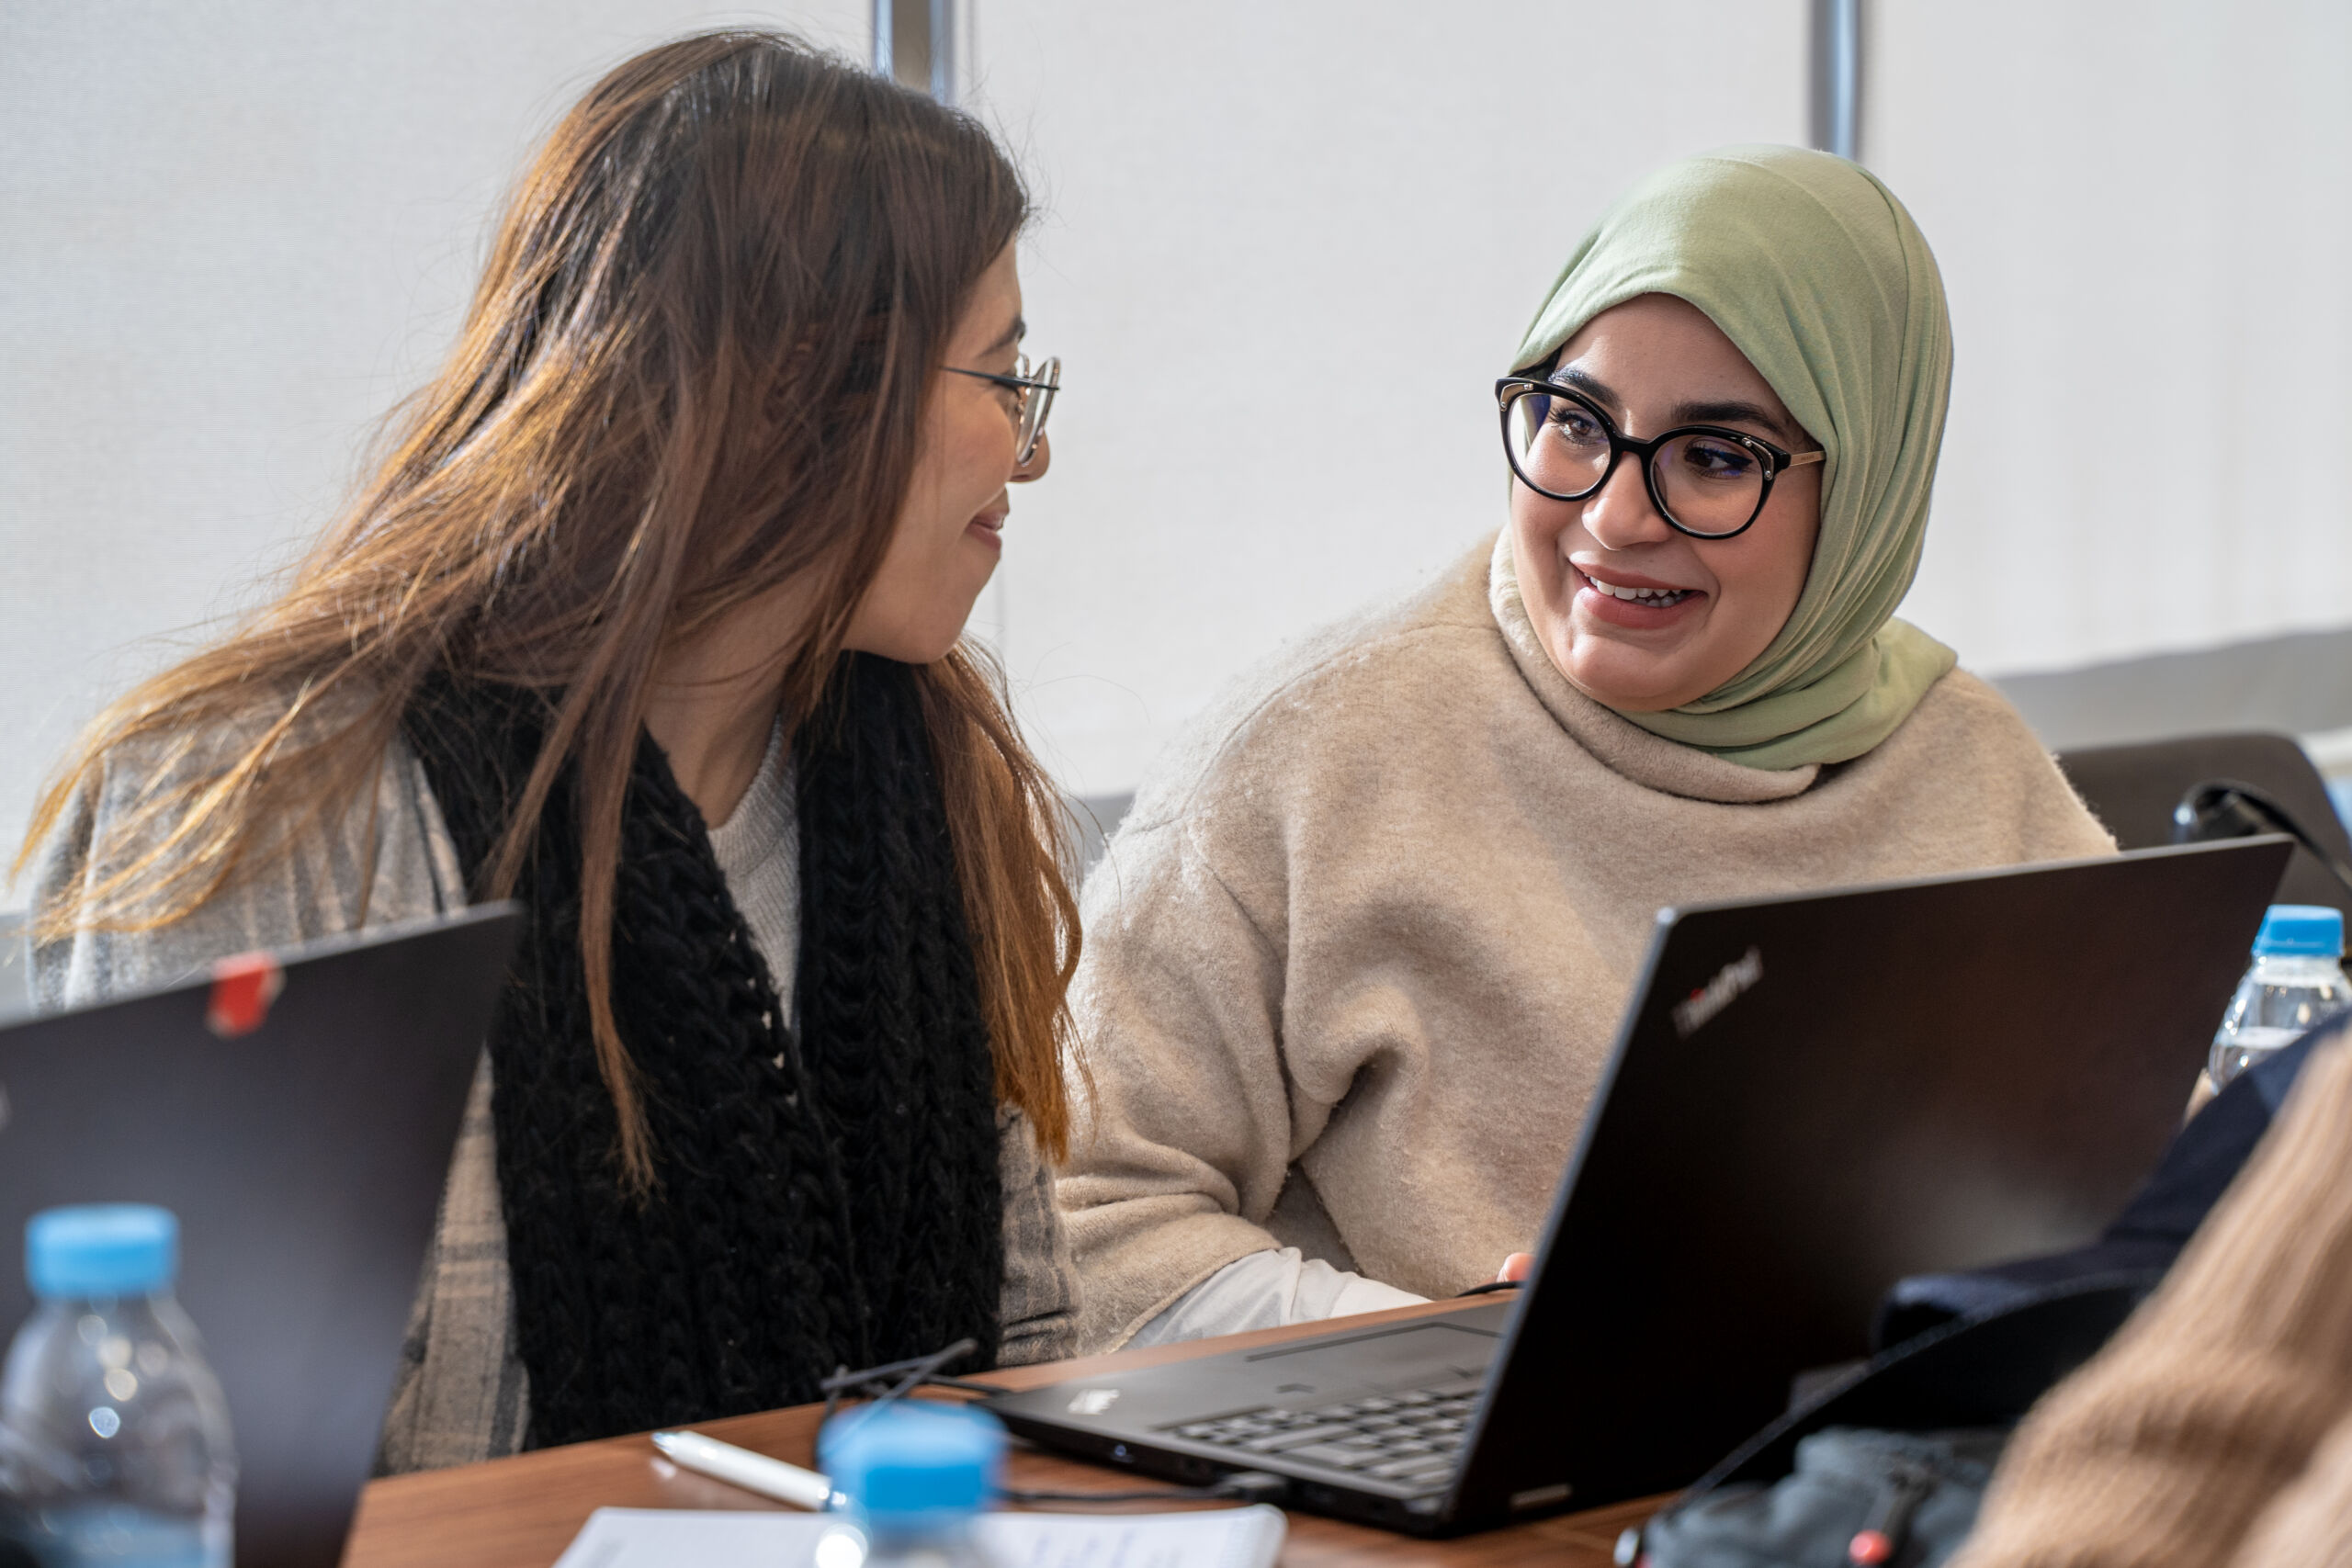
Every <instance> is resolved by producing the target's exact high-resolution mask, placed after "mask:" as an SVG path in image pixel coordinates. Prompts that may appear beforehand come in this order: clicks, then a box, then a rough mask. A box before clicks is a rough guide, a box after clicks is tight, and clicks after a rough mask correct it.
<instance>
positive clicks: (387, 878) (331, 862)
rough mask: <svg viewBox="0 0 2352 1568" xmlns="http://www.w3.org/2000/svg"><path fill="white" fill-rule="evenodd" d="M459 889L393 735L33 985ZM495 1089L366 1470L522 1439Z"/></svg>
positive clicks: (1041, 1199) (355, 916)
mask: <svg viewBox="0 0 2352 1568" xmlns="http://www.w3.org/2000/svg"><path fill="white" fill-rule="evenodd" d="M149 761H151V760H150V759H148V758H145V757H126V756H121V755H117V756H112V757H109V758H108V759H107V765H106V770H105V774H104V776H103V778H102V779H101V780H100V782H99V784H97V786H96V789H95V790H94V791H92V792H89V793H87V794H85V795H84V796H83V797H82V798H80V799H79V800H77V801H76V802H75V804H74V810H73V811H72V813H71V814H70V815H69V817H68V818H66V819H65V820H64V821H63V822H62V823H61V824H60V826H59V828H58V829H57V831H56V832H55V834H54V835H52V837H51V839H50V840H49V841H48V843H47V844H46V845H44V847H43V850H42V853H41V856H40V863H39V866H38V869H37V872H36V875H35V881H34V886H33V898H34V907H35V908H36V910H38V909H40V908H47V907H49V906H51V904H52V903H53V902H54V901H55V900H56V899H57V897H59V896H60V895H61V894H62V892H63V890H64V889H66V888H68V887H70V886H73V885H74V883H75V882H77V881H79V880H81V879H84V878H87V877H90V876H92V875H93V874H96V872H97V871H99V870H100V869H101V868H97V867H95V866H94V865H93V863H92V853H91V852H92V846H93V845H94V844H97V843H101V842H104V841H106V840H107V839H108V838H110V836H111V835H110V832H109V829H111V827H112V825H113V824H114V823H115V822H116V821H119V820H120V819H121V818H122V817H123V815H124V814H125V813H126V812H127V811H128V810H129V808H130V804H131V803H132V801H133V800H134V799H135V798H136V792H137V791H138V789H139V787H140V786H141V784H144V783H145V782H146V779H147V777H148V775H149V773H150V771H151V770H150V767H149V766H148V765H147V764H148V763H149ZM371 834H372V837H373V840H374V843H373V849H374V856H373V860H374V863H373V867H372V875H370V867H369V865H368V861H369V856H368V849H369V842H368V840H369V837H370V835H371ZM363 879H365V882H364V886H363ZM465 903H466V896H465V878H464V875H463V874H462V872H461V871H460V869H459V866H458V855H457V850H456V846H455V845H454V844H453V843H452V841H451V840H450V838H449V833H448V829H447V828H446V827H445V826H444V825H443V823H442V820H441V811H440V807H438V806H437V805H436V804H435V801H434V798H433V792H432V790H431V789H430V788H429V787H428V786H427V784H426V783H425V779H424V770H423V769H422V768H421V767H420V766H419V765H418V763H417V761H416V758H415V756H414V754H413V753H412V752H411V751H410V750H408V748H407V747H406V746H405V745H404V744H402V743H401V741H399V740H398V739H395V740H394V741H393V743H392V745H391V747H390V750H388V751H387V752H386V754H385V758H384V762H383V766H382V769H381V770H380V771H379V774H378V776H377V780H376V788H375V793H374V798H373V800H372V801H368V800H362V801H360V802H358V803H356V805H355V807H354V808H353V810H352V811H351V813H350V814H349V815H348V816H347V817H346V818H345V820H344V821H343V822H342V823H341V824H339V825H338V826H337V827H336V828H335V829H334V830H322V831H319V832H315V833H310V834H305V835H303V836H302V837H300V839H298V840H296V841H295V842H294V843H293V844H292V845H290V846H289V850H288V853H287V854H286V855H285V856H283V857H282V858H281V859H279V860H277V862H276V863H272V864H271V865H269V866H268V867H267V868H266V870H264V871H261V872H259V873H256V874H254V875H252V876H249V877H246V878H243V879H242V880H241V881H240V882H239V883H238V884H237V885H236V886H234V887H232V889H231V890H230V891H229V892H227V893H224V894H223V895H221V896H220V897H217V898H214V899H213V900H212V901H210V902H209V903H208V904H206V905H205V906H203V907H202V908H198V910H197V911H196V912H194V913H193V914H191V915H189V916H187V918H185V919H180V920H177V921H175V922H174V923H173V924H171V925H169V926H166V927H164V928H163V929H161V930H159V931H141V932H131V933H121V932H111V931H90V932H84V933H82V934H79V935H77V936H75V937H74V938H73V939H72V940H70V941H65V942H53V943H48V944H39V945H36V946H35V947H34V948H33V949H32V953H31V975H32V988H33V999H34V1003H35V1005H36V1006H37V1007H39V1008H40V1009H43V1010H55V1009H58V1008H62V1007H68V1006H73V1005H76V1004H82V1003H87V1002H93V1001H97V1000H102V999H104V998H108V997H111V996H115V995H118V994H120V993H122V992H125V991H130V990H134V989H139V988H143V987H150V986H156V985H163V984H168V983H169V982H171V981H174V980H176V979H179V978H181V977H183V976H187V974H189V973H190V972H192V971H194V970H196V969H198V968H200V967H202V966H203V965H204V964H208V963H209V962H211V961H212V960H213V959H216V958H220V957H223V956H226V955H228V954H231V953H244V952H250V951H252V950H254V949H255V948H265V947H284V946H287V945H289V944H292V943H295V942H308V941H311V940H313V939H316V938H319V937H323V936H331V935H334V934H336V933H338V932H343V931H352V930H355V929H359V928H361V927H364V926H379V925H386V924H390V923H391V922H393V921H396V920H403V919H415V918H419V917H423V916H429V915H435V914H440V913H444V912H446V911H448V910H453V909H458V908H463V907H464V905H465ZM363 911H364V918H363ZM494 1092H495V1086H494V1085H493V1084H492V1079H491V1069H490V1058H489V1056H488V1055H487V1054H486V1053H485V1054H484V1055H483V1057H482V1059H481V1064H480V1066H478V1067H477V1068H476V1070H475V1074H474V1085H473V1093H472V1095H471V1096H470V1098H469V1100H468V1101H467V1105H466V1112H465V1122H464V1126H463V1129H462V1130H461V1131H460V1133H459V1134H458V1145H457V1150H456V1154H455V1156H454V1157H453V1158H452V1159H451V1161H450V1164H449V1175H448V1181H447V1187H446V1188H445V1190H444V1191H443V1194H442V1199H441V1213H440V1220H439V1223H438V1224H437V1226H436V1227H435V1235H434V1238H433V1245H432V1248H431V1250H430V1252H428V1254H427V1255H426V1258H425V1262H424V1275H423V1278H422V1279H421V1280H419V1281H418V1286H417V1293H416V1300H415V1304H414V1307H413V1310H412V1313H411V1315H410V1320H409V1330H408V1337H407V1343H406V1345H405V1346H404V1348H403V1349H402V1352H401V1364H400V1371H399V1374H398V1377H397V1379H396V1381H395V1382H394V1384H393V1390H392V1401H391V1408H390V1414H389V1415H388V1416H386V1418H385V1422H384V1431H383V1443H382V1449H381V1451H380V1453H379V1458H378V1461H377V1466H378V1470H379V1473H385V1474H393V1473H399V1472H405V1471H412V1470H431V1469H435V1468H437V1467H439V1466H443V1465H452V1464H466V1463H470V1462H472V1461H476V1460H483V1459H494V1458H496V1457H498V1456H500V1455H502V1454H508V1453H513V1452H515V1451H516V1450H518V1449H520V1448H521V1447H522V1446H523V1444H524V1441H525V1438H526V1435H527V1433H528V1431H529V1427H530V1393H529V1388H528V1382H527V1379H526V1376H525V1373H524V1368H523V1363H522V1360H521V1359H520V1358H519V1356H518V1355H517V1354H516V1351H515V1321H514V1313H515V1304H514V1295H513V1292H512V1290H511V1287H510V1281H509V1279H508V1275H507V1268H506V1223H505V1218H504V1215H503V1213H501V1210H500V1207H499V1195H498V1166H497V1145H496V1142H495V1134H494V1132H493V1126H492V1119H491V1096H492V1093H494ZM999 1126H1000V1131H1001V1143H1000V1147H1001V1168H1002V1171H1003V1183H1004V1261H1005V1272H1004V1297H1003V1303H1002V1319H1003V1324H1004V1340H1003V1349H1002V1359H1003V1360H1004V1361H1005V1362H1006V1363H1007V1364H1013V1363H1022V1362H1029V1361H1043V1360H1051V1359H1057V1358H1058V1357H1062V1356H1067V1355H1069V1354H1070V1353H1071V1351H1072V1349H1073V1348H1074V1347H1075V1344H1076V1325H1077V1302H1076V1282H1075V1276H1074V1273H1073V1270H1072V1268H1071V1264H1070V1257H1069V1247H1068V1245H1067V1244H1066V1242H1065V1241H1064V1239H1063V1235H1062V1228H1061V1224H1060V1221H1059V1219H1058V1217H1057V1214H1056V1213H1055V1209H1054V1202H1053V1185H1052V1177H1051V1173H1050V1171H1049V1170H1048V1168H1046V1165H1045V1163H1044V1161H1043V1160H1042V1159H1040V1157H1039V1156H1038V1154H1037V1149H1036V1144H1035V1139H1034V1138H1033V1137H1032V1136H1031V1134H1030V1130H1029V1125H1028V1122H1027V1121H1026V1120H1025V1119H1024V1118H1023V1117H1022V1116H1021V1115H1020V1113H1019V1112H1017V1111H1001V1112H1000V1116H999Z"/></svg>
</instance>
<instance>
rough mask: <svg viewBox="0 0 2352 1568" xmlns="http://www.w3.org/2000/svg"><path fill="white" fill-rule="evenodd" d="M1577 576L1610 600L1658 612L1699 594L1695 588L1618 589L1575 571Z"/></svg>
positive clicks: (1587, 585) (1613, 584)
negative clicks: (1617, 600) (1639, 605)
mask: <svg viewBox="0 0 2352 1568" xmlns="http://www.w3.org/2000/svg"><path fill="white" fill-rule="evenodd" d="M1571 570H1574V569H1571ZM1577 577H1579V578H1582V579H1583V580H1584V585H1585V586H1586V587H1588V588H1593V589H1598V590H1599V591H1600V592H1603V593H1606V594H1608V595H1609V597H1611V599H1622V600H1623V601H1624V602H1625V603H1626V604H1647V605H1649V606H1650V607H1651V608H1653V609H1658V610H1663V609H1665V608H1666V607H1667V606H1668V605H1669V604H1681V603H1682V601H1684V600H1685V599H1688V598H1691V596H1692V595H1694V594H1696V593H1697V592H1699V591H1698V590H1697V589H1695V588H1620V587H1618V586H1617V585H1616V584H1615V583H1613V582H1603V581H1600V579H1599V578H1597V577H1590V576H1587V575H1586V574H1585V573H1584V572H1582V571H1577Z"/></svg>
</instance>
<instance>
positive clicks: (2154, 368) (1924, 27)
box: [1862, 0, 2352, 671]
mask: <svg viewBox="0 0 2352 1568" xmlns="http://www.w3.org/2000/svg"><path fill="white" fill-rule="evenodd" d="M1866 41H1867V45H1868V48H1869V51H1870V61H1869V75H1868V86H1867V89H1866V96H1865V100H1864V117H1865V118H1864V127H1863V139H1864V142H1863V149H1862V152H1863V155H1864V157H1865V158H1866V159H1867V160H1868V161H1869V162H1870V164H1871V166H1872V167H1873V168H1875V169H1876V170H1877V171H1878V172H1879V173H1880V174H1881V175H1883V176H1884V177H1885V179H1886V180H1887V182H1888V183H1889V184H1890V185H1891V186H1894V189H1895V191H1896V192H1897V193H1898V194H1899V195H1901V196H1902V197H1903V198H1904V200H1905V202H1906V203H1907V204H1908V205H1909V206H1910V208H1911V209H1912V211H1913V212H1914V213H1915V214H1916V215H1917V218H1918V220H1919V222H1920V225H1921V226H1922V227H1923V228H1924V229H1925V230H1926V231H1927V234H1928V241H1929V243H1932V244H1933V245H1934V247H1935V250H1936V254H1937V256H1938V258H1939V260H1940V262H1941V264H1942V266H1943V273H1944V278H1945V282H1946V285H1947V287H1948V288H1949V290H1950V292H1951V310H1952V325H1953V332H1954V334H1955V340H1956V351H1957V352H1956V357H1955V364H1954V369H1953V372H1952V405H1951V432H1950V434H1949V436H1948V438H1947V440H1946V442H1945V445H1944V457H1943V467H1942V470H1941V473H1940V474H1939V478H1938V480H1937V486H1936V512H1935V522H1934V526H1933V527H1932V528H1931V529H1930V530H1929V533H1928V551H1927V558H1926V562H1925V566H1924V568H1923V570H1922V571H1921V574H1920V580H1919V583H1918V586H1917V589H1916V590H1915V591H1914V592H1913V593H1912V596H1911V600H1910V604H1909V606H1908V607H1907V609H1906V610H1905V614H1907V615H1913V616H1914V617H1915V618H1917V620H1918V621H1919V622H1920V623H1921V624H1922V625H1924V626H1927V627H1928V629H1929V630H1931V631H1934V632H1935V633H1937V634H1938V635H1939V636H1941V637H1944V638H1946V639H1947V640H1948V641H1950V642H1951V643H1952V644H1953V645H1954V646H1955V647H1957V648H1958V649H1960V650H1961V654H1962V658H1963V659H1964V660H1967V661H1968V662H1970V663H1972V664H1974V665H1976V666H1978V667H1979V668H1983V669H1986V670H1991V671H2016V670H2024V669H2047V668H2054V667H2064V666H2069V665H2075V664H2080V663H2086V662H2090V661H2094V660H2109V659H2116V658H2122V657H2127V656H2131V655H2138V654H2143V653H2150V652H2155V651H2160V650H2173V649H2193V648H2201V647H2211V646H2213V645H2216V644H2220V643H2225V642H2231V641H2235V640H2240V639H2245V638H2253V637H2268V636H2271V635H2274V634H2277V633H2280V632H2286V631H2291V630H2309V629H2316V628H2320V627H2326V626H2344V625H2346V624H2352V481H2348V479H2347V469H2346V449H2347V446H2352V378H2347V377H2346V374H2345V368H2344V367H2346V364H2352V309H2347V304H2346V299H2347V289H2348V288H2352V6H2346V5H2344V4H2343V0H2232V3H2231V4H2228V5H2219V4H2214V3H2212V0H2069V3H2068V4H2065V5H2051V4H2048V3H2047V0H1974V3H1972V4H1969V5H1964V6H1962V5H1942V4H1930V3H1928V0H1882V3H1880V4H1878V5H1876V6H1874V7H1873V9H1872V12H1871V28H1869V29H1868V31H1867V34H1866Z"/></svg>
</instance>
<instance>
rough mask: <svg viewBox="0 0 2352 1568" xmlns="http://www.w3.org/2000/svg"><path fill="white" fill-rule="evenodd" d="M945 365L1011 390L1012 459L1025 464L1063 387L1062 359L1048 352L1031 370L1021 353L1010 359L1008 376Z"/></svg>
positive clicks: (1034, 451) (1033, 453) (951, 370)
mask: <svg viewBox="0 0 2352 1568" xmlns="http://www.w3.org/2000/svg"><path fill="white" fill-rule="evenodd" d="M944 368H945V369H946V370H947V371H948V372H949V373H951V374H953V375H956V376H969V377H971V378H973V379H974V380H976V381H989V382H993V383H994V384H995V385H997V386H1000V387H1002V388H1004V389H1007V390H1008V391H1010V392H1012V397H1013V402H1012V428H1013V430H1014V432H1015V442H1016V449H1015V456H1014V457H1013V459H1012V461H1013V466H1014V467H1016V468H1027V467H1028V466H1029V459H1030V458H1032V457H1035V456H1036V455H1037V438H1038V437H1039V436H1041V435H1043V434H1046V415H1047V414H1049V413H1051V412H1054V394H1055V393H1056V392H1058V391H1060V390H1061V389H1062V362H1061V361H1060V360H1059V359H1058V358H1056V357H1053V356H1051V355H1048V356H1047V358H1046V362H1045V363H1044V364H1043V365H1040V366H1037V367H1035V370H1034V371H1033V370H1032V369H1031V367H1030V364H1029V356H1028V355H1025V354H1024V355H1022V356H1021V357H1020V358H1019V359H1017V360H1015V361H1013V365H1012V375H1010V376H1000V375H998V374H996V373H995V372H994V371H992V370H966V369H963V368H961V367H957V366H954V365H950V366H946V367H944Z"/></svg>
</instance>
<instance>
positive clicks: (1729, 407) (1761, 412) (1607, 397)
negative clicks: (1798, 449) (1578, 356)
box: [1552, 365, 1803, 446]
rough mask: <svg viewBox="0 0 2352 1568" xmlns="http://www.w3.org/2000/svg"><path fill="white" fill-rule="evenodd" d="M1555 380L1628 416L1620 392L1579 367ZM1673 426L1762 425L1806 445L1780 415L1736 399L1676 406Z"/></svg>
mask: <svg viewBox="0 0 2352 1568" xmlns="http://www.w3.org/2000/svg"><path fill="white" fill-rule="evenodd" d="M1552 379H1553V380H1555V381H1557V382H1560V383H1561V384H1563V385H1565V386H1569V387H1574V388H1575V389H1577V391H1579V392H1582V393H1583V394H1584V395H1585V396H1586V397H1589V398H1590V399H1591V400H1593V401H1594V402H1597V403H1601V404H1604V405H1606V406H1607V407H1608V408H1609V409H1610V411H1611V412H1614V413H1616V414H1617V415H1618V416H1620V417H1621V418H1622V417H1623V414H1624V412H1625V400H1623V398H1621V397H1619V396H1618V395H1617V391H1616V389H1615V388H1613V387H1611V386H1610V385H1609V383H1608V382H1606V381H1604V380H1602V379H1601V378H1600V377H1598V376H1595V375H1593V374H1592V373H1591V372H1590V371H1589V370H1586V369H1583V368H1581V367H1577V366H1574V365H1566V366H1563V367H1560V368H1559V369H1557V370H1555V371H1554V372H1553V373H1552ZM1670 423H1671V424H1742V423H1745V424H1760V425H1762V426H1763V427H1764V428H1765V429H1767V430H1769V431H1771V432H1772V433H1773V434H1776V435H1778V436H1779V437H1780V438H1781V440H1783V441H1785V442H1788V443H1789V444H1790V445H1792V446H1798V445H1802V444H1803V443H1802V440H1801V438H1799V437H1798V436H1797V434H1796V433H1795V432H1794V431H1792V430H1791V429H1790V428H1789V425H1788V423H1787V422H1786V421H1785V420H1783V419H1781V416H1780V415H1778V414H1776V413H1774V412H1771V410H1770V409H1768V408H1766V407H1764V405H1763V404H1761V403H1750V402H1743V401H1740V400H1736V399H1734V400H1730V401H1727V402H1711V403H1677V404H1675V405H1674V414H1673V418H1672V420H1671V422H1670Z"/></svg>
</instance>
